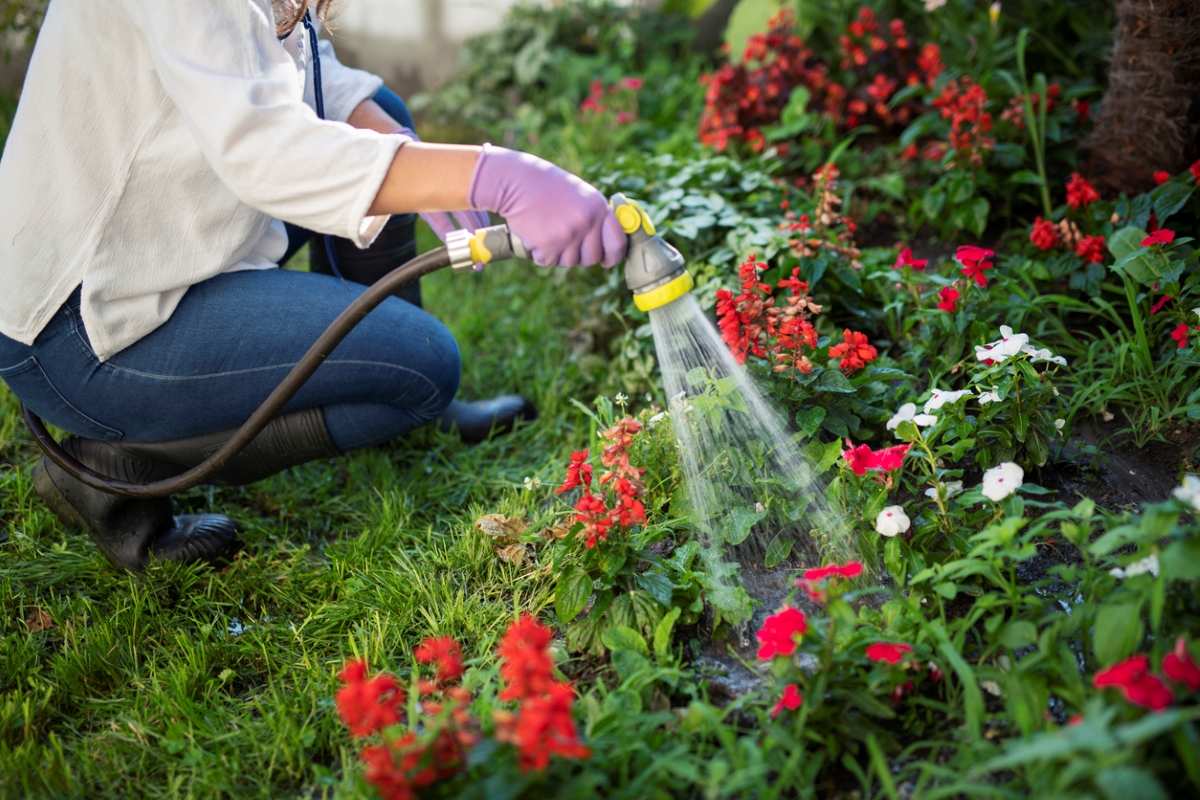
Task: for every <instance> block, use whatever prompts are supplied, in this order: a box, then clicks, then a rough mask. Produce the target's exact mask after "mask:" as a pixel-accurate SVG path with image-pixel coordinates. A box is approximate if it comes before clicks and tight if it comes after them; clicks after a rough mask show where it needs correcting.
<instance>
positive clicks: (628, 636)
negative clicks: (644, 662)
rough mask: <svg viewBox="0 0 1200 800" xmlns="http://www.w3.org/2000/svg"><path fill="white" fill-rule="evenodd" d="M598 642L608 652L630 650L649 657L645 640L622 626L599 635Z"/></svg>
mask: <svg viewBox="0 0 1200 800" xmlns="http://www.w3.org/2000/svg"><path fill="white" fill-rule="evenodd" d="M600 641H601V642H603V643H604V646H605V647H607V648H608V649H609V650H630V651H632V652H634V653H637V654H638V655H641V656H644V657H646V658H649V657H650V648H649V647H647V646H646V640H645V639H643V638H642V635H641V634H640V633H638V632H637V631H635V630H634V629H633V628H626V627H625V626H624V625H616V626H614V627H612V628H609V629H608V630H606V631H605V632H604V633H602V634H600Z"/></svg>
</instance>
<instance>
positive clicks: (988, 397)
mask: <svg viewBox="0 0 1200 800" xmlns="http://www.w3.org/2000/svg"><path fill="white" fill-rule="evenodd" d="M999 402H1000V393H999V392H984V393H983V394H981V395H979V405H981V406H982V405H986V404H988V403H999Z"/></svg>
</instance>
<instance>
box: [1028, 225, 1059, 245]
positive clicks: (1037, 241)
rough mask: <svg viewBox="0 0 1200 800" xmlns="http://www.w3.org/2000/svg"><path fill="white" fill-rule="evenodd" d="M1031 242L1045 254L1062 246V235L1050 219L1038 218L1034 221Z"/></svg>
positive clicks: (1030, 234)
mask: <svg viewBox="0 0 1200 800" xmlns="http://www.w3.org/2000/svg"><path fill="white" fill-rule="evenodd" d="M1029 241H1031V242H1033V244H1034V246H1035V247H1037V248H1038V249H1039V250H1042V251H1043V252H1044V251H1046V250H1053V249H1054V248H1056V247H1058V246H1059V245H1060V244H1062V234H1061V233H1059V230H1058V226H1057V225H1055V224H1054V223H1053V222H1051V221H1050V220H1048V219H1042V218H1041V217H1038V218H1037V219H1035V220H1034V221H1033V230H1031V231H1030V232H1029Z"/></svg>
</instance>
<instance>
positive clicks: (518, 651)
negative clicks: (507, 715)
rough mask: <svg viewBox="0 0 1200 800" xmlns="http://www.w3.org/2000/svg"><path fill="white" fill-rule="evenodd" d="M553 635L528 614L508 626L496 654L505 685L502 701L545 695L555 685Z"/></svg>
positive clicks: (501, 694) (501, 693)
mask: <svg viewBox="0 0 1200 800" xmlns="http://www.w3.org/2000/svg"><path fill="white" fill-rule="evenodd" d="M553 640H554V632H553V631H552V630H550V629H549V628H547V627H546V626H545V625H543V624H542V623H540V622H538V621H537V619H535V618H534V617H532V616H531V615H529V614H522V615H521V618H520V619H518V620H517V621H516V622H514V623H512V624H511V625H509V626H508V630H507V631H505V633H504V636H503V637H502V638H501V639H500V645H499V647H497V649H496V653H497V654H498V655H499V656H500V677H501V678H502V679H503V680H504V682H505V689H504V691H502V692H500V699H501V700H521V699H524V698H526V697H533V696H536V695H540V694H545V693H546V692H548V691H549V690H550V686H551V685H552V684H553V683H554V661H553V659H552V658H551V657H550V650H549V648H550V642H551V641H553Z"/></svg>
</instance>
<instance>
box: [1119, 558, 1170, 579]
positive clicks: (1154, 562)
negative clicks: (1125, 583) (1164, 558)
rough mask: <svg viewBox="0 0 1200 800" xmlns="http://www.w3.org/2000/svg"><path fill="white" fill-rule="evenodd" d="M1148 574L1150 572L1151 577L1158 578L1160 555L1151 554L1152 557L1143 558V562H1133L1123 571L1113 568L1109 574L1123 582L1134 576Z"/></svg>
mask: <svg viewBox="0 0 1200 800" xmlns="http://www.w3.org/2000/svg"><path fill="white" fill-rule="evenodd" d="M1147 572H1149V573H1150V574H1151V575H1153V576H1154V577H1156V578H1157V577H1158V554H1157V553H1151V554H1150V555H1148V556H1146V557H1145V558H1143V559H1142V560H1141V561H1135V562H1133V563H1132V564H1130V565H1129V566H1128V567H1126V568H1125V569H1121V568H1120V567H1113V568H1112V569H1110V570H1109V571H1108V574H1109V575H1112V576H1113V577H1114V578H1119V579H1121V580H1124V579H1125V578H1132V577H1133V576H1134V575H1143V574H1145V573H1147Z"/></svg>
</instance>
